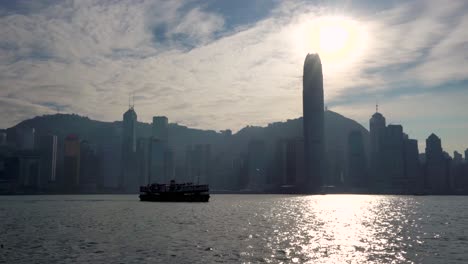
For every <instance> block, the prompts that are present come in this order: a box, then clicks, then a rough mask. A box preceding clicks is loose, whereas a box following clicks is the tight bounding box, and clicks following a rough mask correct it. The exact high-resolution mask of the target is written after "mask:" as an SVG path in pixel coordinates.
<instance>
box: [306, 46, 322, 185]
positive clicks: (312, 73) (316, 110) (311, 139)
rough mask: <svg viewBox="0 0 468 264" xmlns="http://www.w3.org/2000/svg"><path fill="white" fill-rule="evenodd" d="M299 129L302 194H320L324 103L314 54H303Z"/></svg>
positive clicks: (320, 71)
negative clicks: (301, 137)
mask: <svg viewBox="0 0 468 264" xmlns="http://www.w3.org/2000/svg"><path fill="white" fill-rule="evenodd" d="M302 100H303V122H304V124H303V127H304V156H305V175H306V176H305V178H306V186H305V190H304V191H305V192H308V193H316V192H319V191H320V188H321V185H322V179H323V178H324V175H323V174H324V171H325V170H324V165H325V162H324V157H325V146H324V141H325V140H324V102H323V100H324V99H323V75H322V63H321V62H320V57H319V56H318V54H307V56H306V58H305V62H304V75H303V90H302Z"/></svg>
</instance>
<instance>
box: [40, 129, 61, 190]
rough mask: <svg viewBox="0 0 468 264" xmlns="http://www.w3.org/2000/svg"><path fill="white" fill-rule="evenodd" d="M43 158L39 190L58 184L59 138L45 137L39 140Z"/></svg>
mask: <svg viewBox="0 0 468 264" xmlns="http://www.w3.org/2000/svg"><path fill="white" fill-rule="evenodd" d="M39 154H40V156H41V176H40V181H39V188H41V189H49V188H51V187H52V185H54V184H55V183H56V175H57V174H56V173H57V136H55V135H44V136H41V137H40V139H39Z"/></svg>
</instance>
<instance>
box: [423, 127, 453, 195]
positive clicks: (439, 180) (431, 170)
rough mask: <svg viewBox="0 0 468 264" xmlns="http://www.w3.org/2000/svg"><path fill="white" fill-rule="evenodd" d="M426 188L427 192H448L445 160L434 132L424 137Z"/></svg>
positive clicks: (439, 141)
mask: <svg viewBox="0 0 468 264" xmlns="http://www.w3.org/2000/svg"><path fill="white" fill-rule="evenodd" d="M425 176H426V188H427V189H428V192H429V193H433V194H444V193H447V192H448V182H449V179H448V175H447V160H446V157H445V156H444V153H443V150H442V144H441V140H440V138H439V137H438V136H436V135H435V134H431V135H430V136H429V137H428V138H427V139H426V164H425Z"/></svg>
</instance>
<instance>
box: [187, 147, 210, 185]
mask: <svg viewBox="0 0 468 264" xmlns="http://www.w3.org/2000/svg"><path fill="white" fill-rule="evenodd" d="M210 162H211V145H209V144H196V145H195V146H194V147H193V149H192V152H191V163H192V164H191V168H192V172H191V176H192V181H194V182H195V183H199V184H207V183H209V181H210V178H211V173H210V172H211V171H210V168H211V167H210Z"/></svg>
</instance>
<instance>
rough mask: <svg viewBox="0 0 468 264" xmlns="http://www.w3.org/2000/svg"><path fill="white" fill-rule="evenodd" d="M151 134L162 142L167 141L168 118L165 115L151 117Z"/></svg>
mask: <svg viewBox="0 0 468 264" xmlns="http://www.w3.org/2000/svg"><path fill="white" fill-rule="evenodd" d="M151 135H152V136H153V137H154V138H156V139H159V140H161V141H163V142H166V143H167V141H168V119H167V117H165V116H155V117H153V125H152V133H151Z"/></svg>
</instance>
